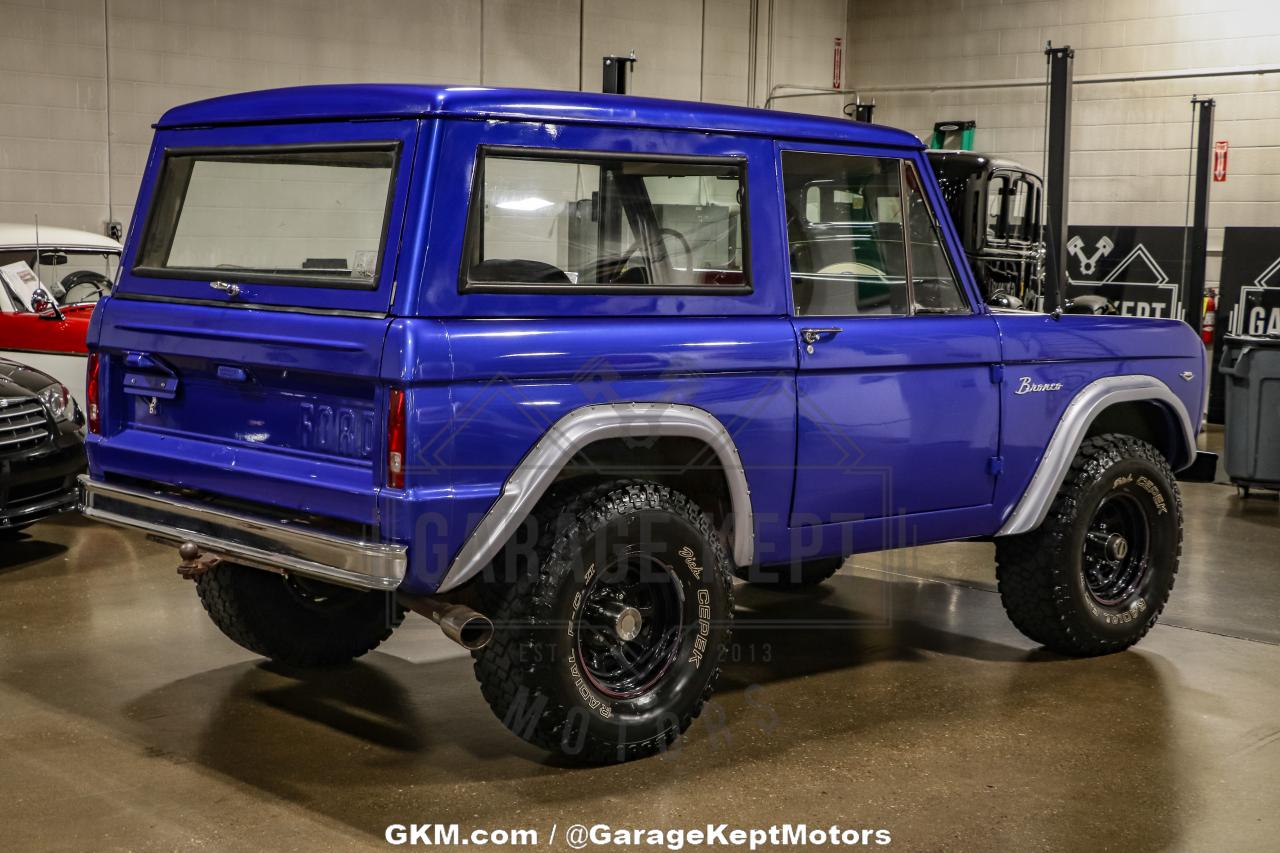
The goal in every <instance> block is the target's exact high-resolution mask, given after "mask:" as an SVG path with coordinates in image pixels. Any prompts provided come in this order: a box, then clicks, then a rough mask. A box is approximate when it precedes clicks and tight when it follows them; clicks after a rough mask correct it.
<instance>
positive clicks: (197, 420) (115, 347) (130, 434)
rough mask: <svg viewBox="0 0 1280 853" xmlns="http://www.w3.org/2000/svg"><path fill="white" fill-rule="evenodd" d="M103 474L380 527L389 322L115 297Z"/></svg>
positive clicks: (97, 470)
mask: <svg viewBox="0 0 1280 853" xmlns="http://www.w3.org/2000/svg"><path fill="white" fill-rule="evenodd" d="M101 310H102V314H103V316H102V320H101V336H100V338H99V341H98V351H99V354H100V355H99V357H100V367H99V370H100V377H101V381H102V383H103V387H104V388H105V389H106V391H105V399H104V400H103V428H102V435H101V436H97V437H92V438H91V445H92V451H91V454H90V462H91V471H92V472H93V475H94V477H95V478H99V477H100V476H108V477H112V476H114V477H121V476H123V477H129V478H133V479H139V480H149V481H157V482H161V483H166V484H172V485H177V486H181V487H184V488H189V489H196V490H200V491H204V492H211V493H215V494H220V495H228V496H233V497H237V498H241V499H244V500H251V501H257V502H261V503H264V504H271V505H273V506H280V507H288V508H291V509H294V510H297V511H301V512H308V513H315V514H318V515H324V516H331V517H335V518H342V519H347V520H350V521H355V522H359V523H365V524H372V523H374V522H375V521H376V496H377V489H376V484H377V483H379V482H381V479H382V477H381V474H382V472H381V467H380V466H379V465H377V464H376V463H377V461H378V460H380V458H381V457H380V455H379V452H378V451H379V449H380V448H381V446H382V442H381V440H380V436H381V435H382V432H383V426H384V420H383V417H382V415H381V413H382V412H384V411H385V410H386V403H385V396H386V391H385V389H384V388H383V387H382V386H381V385H380V384H379V382H378V366H379V362H380V358H381V354H382V342H383V338H384V336H385V334H386V327H387V323H388V322H389V321H387V320H385V319H381V320H375V319H371V318H352V317H330V316H315V315H307V314H288V313H281V312H269V311H255V310H251V309H250V310H246V309H231V308H211V307H208V306H194V305H183V304H180V303H178V304H159V303H151V302H137V301H130V300H127V299H119V298H112V299H109V300H107V301H106V302H105V303H104V304H103V306H102V309H101Z"/></svg>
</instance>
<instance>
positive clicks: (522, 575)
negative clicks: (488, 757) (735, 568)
mask: <svg viewBox="0 0 1280 853" xmlns="http://www.w3.org/2000/svg"><path fill="white" fill-rule="evenodd" d="M538 522H539V524H538V527H539V534H538V535H539V538H538V542H537V544H536V545H535V547H534V548H533V551H532V553H531V554H530V555H529V556H530V558H531V559H529V560H528V561H527V562H526V563H524V564H523V565H520V566H518V568H517V574H516V576H515V577H514V578H512V579H510V580H509V581H508V582H501V583H500V582H498V581H497V580H490V582H489V583H488V584H487V585H486V586H485V587H484V588H483V589H482V591H481V594H482V597H483V598H484V604H483V607H484V610H485V612H487V613H488V615H489V616H490V617H491V618H492V619H493V622H494V629H495V635H494V639H493V641H492V642H491V643H490V644H489V645H488V646H486V647H485V648H484V649H481V650H480V651H477V652H473V655H474V657H475V672H476V677H477V678H478V679H479V681H480V688H481V691H482V692H483V694H484V697H485V699H486V700H487V701H488V702H489V705H490V707H492V708H493V711H494V713H495V714H497V716H498V718H499V719H500V720H502V722H503V724H504V725H506V726H507V727H508V728H509V729H511V731H512V732H514V733H515V734H516V735H518V736H520V737H522V738H524V739H525V740H527V741H529V742H530V743H532V744H535V745H536V746H539V747H542V748H543V749H547V750H551V751H555V752H559V753H561V754H563V755H566V756H568V757H571V758H573V759H575V760H579V761H584V762H590V763H608V762H617V761H626V760H629V759H632V758H638V757H641V756H644V755H649V754H651V753H653V752H656V751H659V750H662V749H664V748H665V747H666V746H667V745H668V744H670V743H671V742H672V741H673V740H674V739H675V738H677V737H678V736H679V735H680V733H681V732H683V731H684V730H685V729H686V728H688V726H689V725H690V724H691V723H692V722H693V720H694V718H695V717H697V716H698V714H699V713H700V712H701V710H702V705H703V702H704V701H705V700H706V698H707V697H708V696H710V695H711V691H712V690H713V688H714V687H715V682H716V679H717V678H718V677H719V675H720V659H721V656H722V655H723V654H724V651H725V649H726V648H727V645H728V640H729V631H730V623H731V620H732V616H733V587H732V581H731V579H730V569H729V558H728V554H727V552H726V551H725V548H724V545H723V543H722V541H721V539H720V537H719V536H717V535H716V532H715V530H714V528H713V526H712V523H711V521H710V519H709V518H707V516H706V514H705V513H703V512H702V510H701V509H700V508H699V507H698V506H697V505H695V504H694V503H693V502H692V501H691V500H689V498H687V497H685V496H684V495H682V494H680V493H679V492H675V491H672V490H671V489H668V488H666V487H664V486H659V485H656V484H650V483H618V482H615V483H609V484H606V485H604V486H601V487H598V488H594V489H590V490H587V491H585V492H582V493H581V494H577V495H572V496H568V497H565V498H563V499H560V500H553V501H550V502H549V503H548V505H547V506H546V507H545V508H544V509H543V510H542V511H540V512H539V518H538ZM499 565H505V561H504V560H502V559H500V560H499Z"/></svg>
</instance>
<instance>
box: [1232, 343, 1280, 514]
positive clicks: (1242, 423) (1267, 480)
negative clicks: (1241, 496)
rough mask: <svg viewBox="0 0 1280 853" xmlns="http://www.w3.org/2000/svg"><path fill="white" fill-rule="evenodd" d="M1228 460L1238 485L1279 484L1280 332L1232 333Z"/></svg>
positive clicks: (1277, 486)
mask: <svg viewBox="0 0 1280 853" xmlns="http://www.w3.org/2000/svg"><path fill="white" fill-rule="evenodd" d="M1222 345H1223V350H1222V362H1221V363H1220V364H1219V365H1218V370H1219V371H1220V372H1221V373H1222V374H1223V375H1224V376H1225V378H1226V391H1227V396H1226V419H1225V420H1226V437H1225V442H1224V444H1225V451H1226V452H1225V459H1224V460H1223V464H1224V466H1225V467H1226V469H1227V476H1228V477H1229V478H1230V479H1231V482H1233V483H1235V484H1236V485H1237V486H1244V487H1246V488H1248V487H1250V486H1254V487H1261V488H1264V489H1280V337H1265V338H1260V337H1243V336H1241V337H1237V336H1228V337H1226V338H1223V341H1222Z"/></svg>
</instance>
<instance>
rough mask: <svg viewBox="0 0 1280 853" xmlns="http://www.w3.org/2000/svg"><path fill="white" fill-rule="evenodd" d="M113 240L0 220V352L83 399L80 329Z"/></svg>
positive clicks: (104, 279) (107, 280)
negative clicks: (43, 374) (60, 384)
mask: <svg viewBox="0 0 1280 853" xmlns="http://www.w3.org/2000/svg"><path fill="white" fill-rule="evenodd" d="M120 252H121V246H120V243H118V242H117V241H115V240H112V239H111V238H110V237H104V236H102V235H101V234H94V233H93V232H91V231H77V230H75V229H72V228H56V227H50V226H41V227H40V229H39V234H38V239H37V231H36V227H35V226H34V225H33V224H22V223H0V358H8V359H11V360H12V361H16V362H19V363H21V364H26V365H29V366H30V367H34V368H35V369H37V370H40V371H43V372H44V373H47V374H49V375H50V376H52V377H54V378H55V379H57V380H58V381H59V382H61V383H62V384H63V385H64V386H66V388H67V389H68V390H69V391H70V393H71V396H72V397H74V398H75V400H76V402H77V403H83V401H84V371H85V359H86V357H87V352H86V350H85V335H86V333H87V332H88V330H89V318H90V316H92V314H93V306H94V304H95V303H96V302H97V301H98V300H99V299H100V298H101V297H102V296H103V295H105V294H107V293H109V292H110V290H111V283H112V282H113V281H114V280H115V276H116V270H117V268H118V267H119V265H120Z"/></svg>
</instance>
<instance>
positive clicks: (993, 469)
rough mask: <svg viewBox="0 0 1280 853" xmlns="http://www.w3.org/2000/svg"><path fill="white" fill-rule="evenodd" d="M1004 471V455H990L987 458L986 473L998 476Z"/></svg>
mask: <svg viewBox="0 0 1280 853" xmlns="http://www.w3.org/2000/svg"><path fill="white" fill-rule="evenodd" d="M1003 471H1004V457H1003V456H992V457H991V458H990V459H988V460H987V473H988V474H990V475H991V476H992V477H999V476H1000V474H1001V472H1003Z"/></svg>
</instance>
